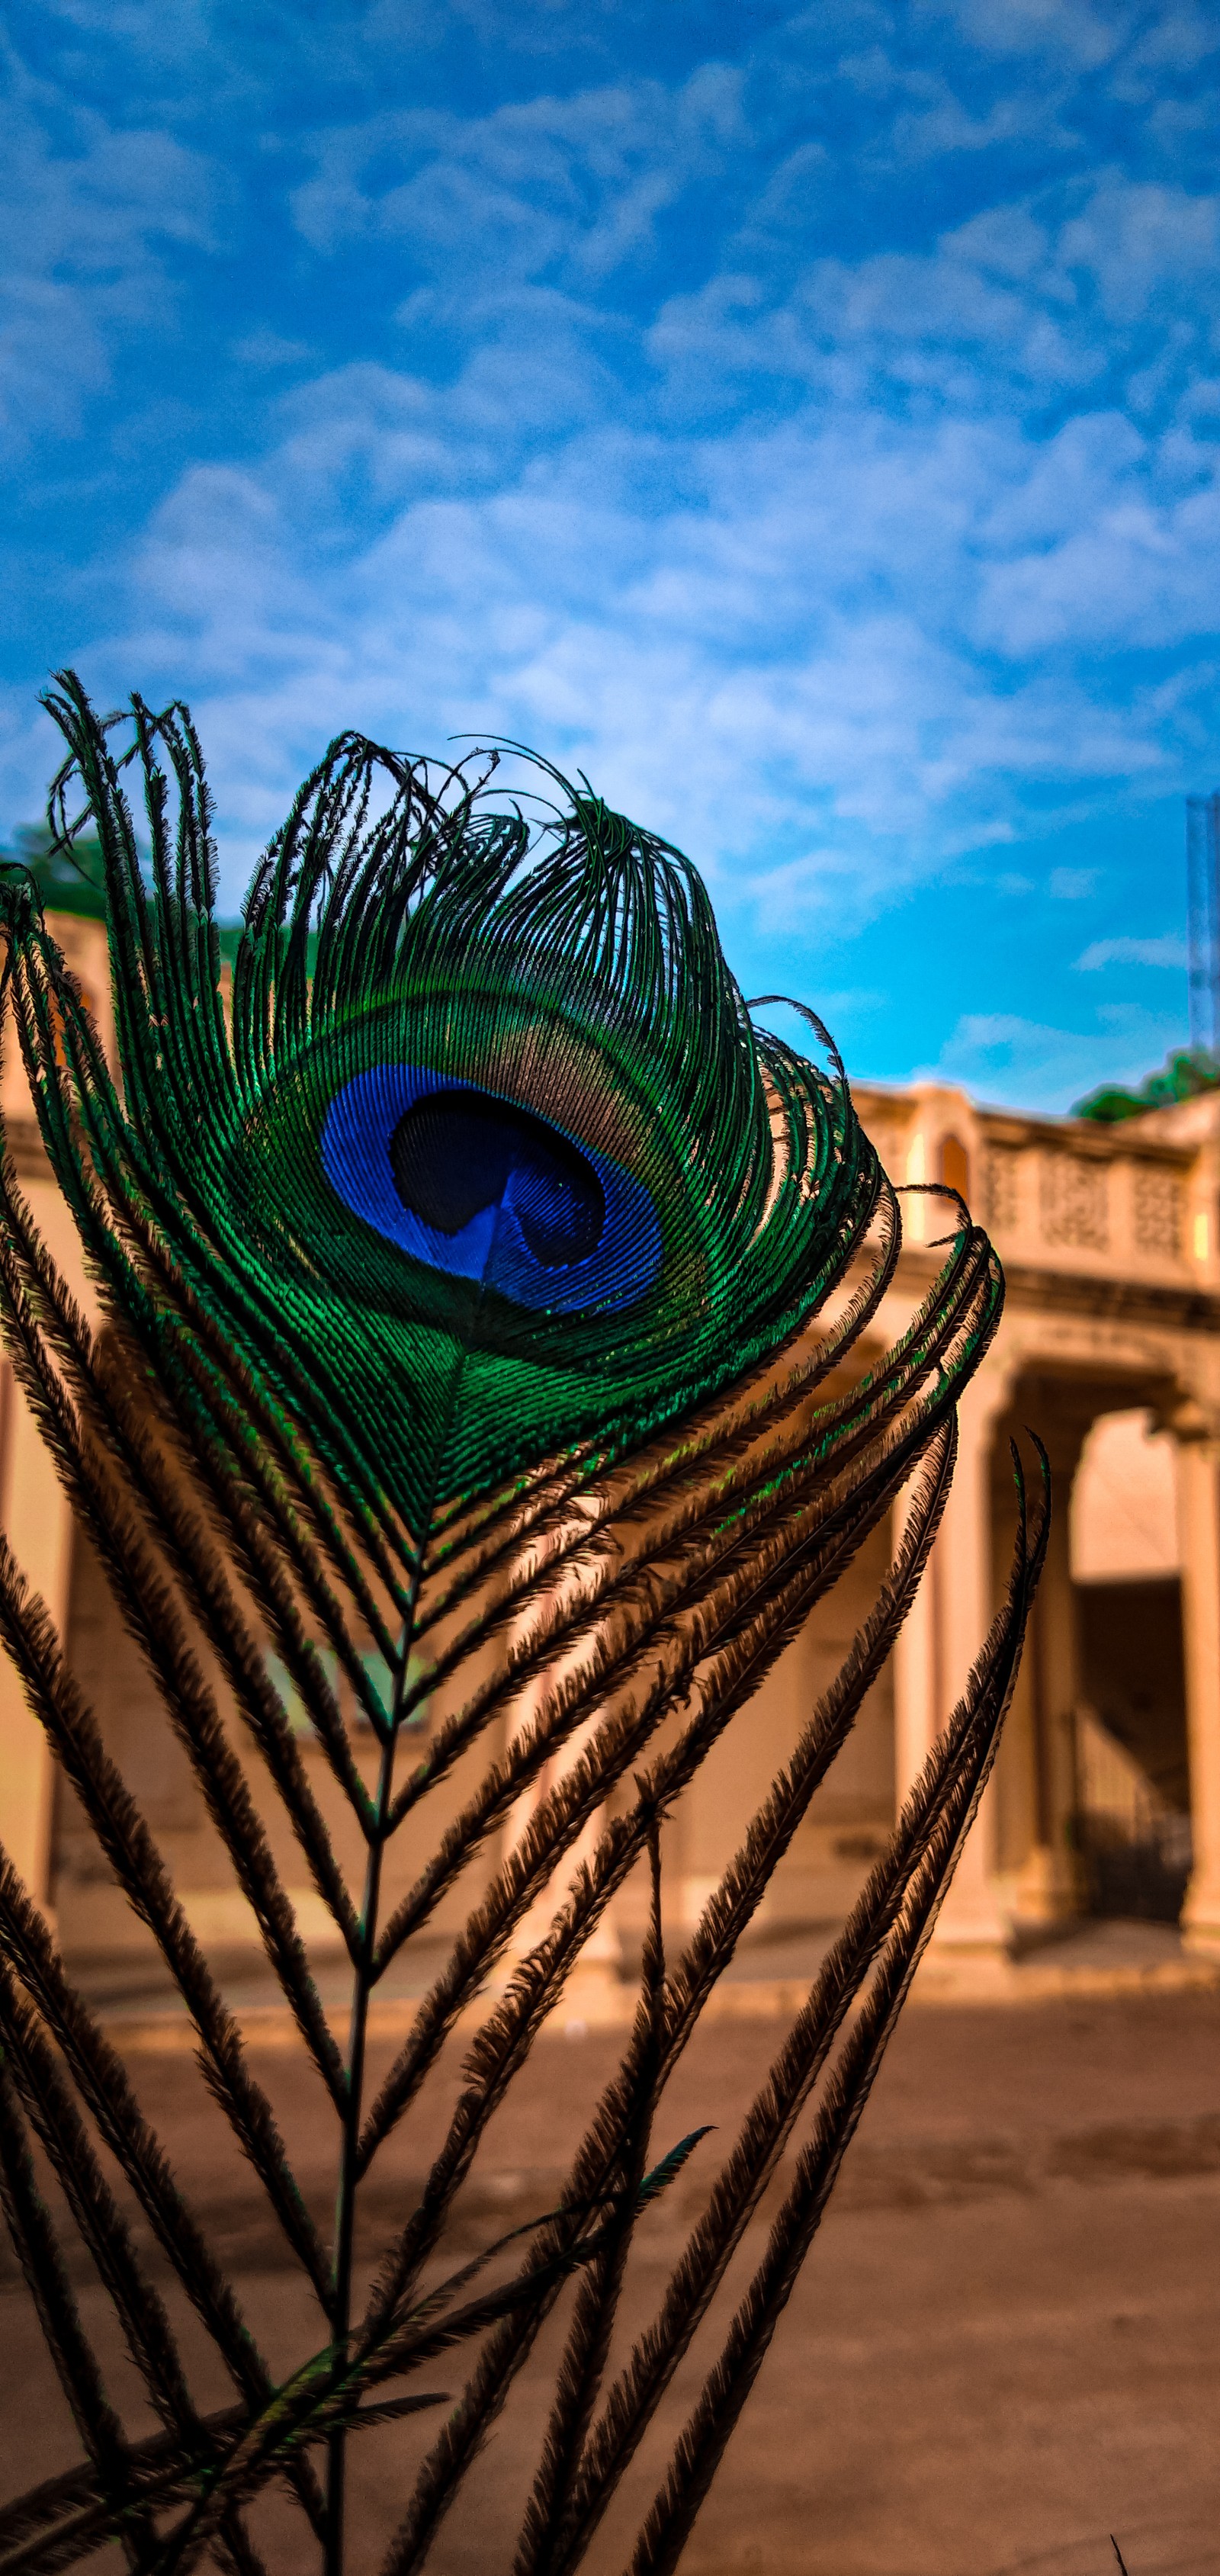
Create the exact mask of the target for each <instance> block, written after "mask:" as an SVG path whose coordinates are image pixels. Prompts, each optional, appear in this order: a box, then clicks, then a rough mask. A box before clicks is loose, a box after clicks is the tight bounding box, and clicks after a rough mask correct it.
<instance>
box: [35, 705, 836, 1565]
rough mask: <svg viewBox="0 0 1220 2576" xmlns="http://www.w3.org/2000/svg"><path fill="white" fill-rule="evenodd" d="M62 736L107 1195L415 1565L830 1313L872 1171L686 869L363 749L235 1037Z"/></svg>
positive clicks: (198, 954) (175, 886)
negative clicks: (564, 1461)
mask: <svg viewBox="0 0 1220 2576" xmlns="http://www.w3.org/2000/svg"><path fill="white" fill-rule="evenodd" d="M57 712H58V713H59V714H60V720H61V722H63V723H64V725H65V729H66V730H67V732H68V734H69V739H70V741H71V742H72V745H73V752H74V759H75V763H76V767H77V771H78V774H79V776H80V778H81V781H82V783H83V784H84V786H85V788H86V792H87V796H88V801H89V806H90V810H91V811H92V812H93V813H94V814H95V816H96V818H97V823H98V830H99V835H100V838H101V840H102V846H103V849H104V851H105V853H106V861H107V884H108V895H109V902H110V907H111V922H112V942H113V945H114V949H115V963H116V983H117V1017H118V1028H119V1040H120V1054H121V1059H122V1070H123V1084H124V1094H125V1101H126V1114H124V1112H123V1111H121V1110H120V1109H119V1106H118V1103H117V1101H116V1100H115V1099H114V1098H113V1095H111V1096H109V1097H107V1096H106V1085H105V1082H104V1077H103V1075H102V1073H101V1071H100V1069H94V1068H90V1070H89V1072H88V1074H85V1072H84V1069H83V1066H82V1069H81V1078H82V1082H83V1086H84V1089H85V1091H86V1092H87V1093H88V1095H89V1106H88V1108H87V1112H86V1122H85V1123H86V1126H87V1127H88V1129H89V1131H90V1134H91V1140H92V1141H93V1143H94V1146H95V1149H96V1151H97V1152H98V1153H100V1156H101V1162H102V1164H103V1166H104V1167H105V1173H106V1185H107V1187H108V1188H116V1187H117V1188H118V1189H119V1190H120V1192H121V1193H123V1194H127V1193H130V1192H131V1191H135V1192H136V1193H137V1195H139V1196H140V1197H141V1198H142V1199H143V1200H145V1201H147V1203H148V1204H149V1205H150V1206H151V1207H152V1209H153V1210H154V1211H155V1216H156V1222H157V1224H158V1227H159V1228H160V1229H161V1230H162V1232H163V1234H164V1236H165V1238H166V1240H167V1242H168V1244H169V1246H170V1248H171V1250H172V1254H173V1257H174V1259H175V1261H176V1263H177V1264H178V1266H179V1267H180V1269H181V1271H182V1273H183V1275H184V1277H185V1278H186V1279H188V1280H190V1281H193V1282H195V1283H196V1284H197V1286H198V1288H199V1290H200V1292H201V1294H202V1295H203V1296H204V1297H205V1299H206V1300H208V1301H210V1302H214V1303H216V1304H218V1305H219V1306H220V1307H221V1308H222V1310H223V1311H224V1314H225V1317H226V1323H227V1326H228V1329H229V1331H230V1333H231V1335H232V1337H233V1341H234V1345H235V1347H239V1348H240V1349H241V1351H242V1353H243V1357H244V1359H245V1361H246V1364H247V1365H248V1366H250V1367H251V1368H253V1369H255V1370H256V1372H257V1373H258V1374H259V1376H260V1377H261V1378H262V1379H263V1381H264V1382H265V1383H267V1384H268V1385H269V1388H270V1390H271V1392H272V1393H273V1394H274V1395H275V1396H276V1397H277V1399H278V1400H282V1401H286V1402H291V1401H292V1397H293V1390H294V1389H295V1390H296V1391H297V1395H298V1397H299V1393H300V1390H301V1387H302V1385H304V1387H305V1388H306V1389H307V1390H308V1395H309V1401H310V1406H311V1410H313V1411H314V1412H316V1413H317V1414H318V1415H319V1416H320V1417H321V1418H322V1419H324V1420H325V1421H326V1423H327V1425H328V1430H327V1438H328V1441H329V1442H330V1444H331V1446H330V1451H329V1456H330V1463H331V1465H332V1467H337V1468H339V1470H340V1472H341V1473H342V1472H344V1470H343V1465H342V1462H343V1459H344V1457H346V1458H347V1460H348V1469H347V1472H350V1473H352V1474H355V1475H357V1476H360V1477H363V1478H364V1479H365V1480H366V1481H367V1479H368V1478H369V1477H370V1475H371V1476H372V1478H373V1480H374V1482H375V1483H376V1486H377V1488H378V1490H379V1492H380V1493H381V1494H382V1495H383V1496H384V1497H385V1498H386V1500H388V1502H389V1504H390V1506H391V1508H392V1509H393V1510H394V1511H395V1512H396V1513H398V1514H399V1515H401V1517H402V1518H403V1519H404V1520H405V1521H406V1523H407V1525H408V1527H409V1528H410V1530H411V1531H412V1533H413V1534H414V1536H415V1537H416V1538H417V1539H422V1538H423V1537H424V1536H425V1534H426V1529H427V1525H428V1520H429V1516H430V1514H431V1513H432V1511H433V1510H434V1509H435V1507H436V1506H437V1504H438V1503H443V1502H445V1501H447V1500H450V1499H452V1498H454V1497H457V1496H463V1497H466V1498H467V1499H470V1498H473V1497H474V1496H476V1495H477V1494H478V1492H479V1491H480V1490H481V1489H483V1488H485V1487H486V1486H487V1485H488V1484H489V1483H494V1482H496V1481H498V1480H502V1479H503V1478H504V1477H505V1476H508V1475H513V1474H515V1473H518V1472H520V1471H521V1470H522V1469H524V1468H526V1467H528V1466H529V1465H531V1464H532V1463H534V1462H535V1461H537V1460H538V1459H539V1458H541V1457H543V1456H548V1455H554V1454H556V1453H558V1452H562V1451H563V1450H565V1449H567V1448H569V1447H571V1446H573V1445H576V1444H579V1443H581V1442H582V1441H586V1440H588V1439H589V1438H591V1437H593V1438H595V1439H596V1440H597V1443H598V1446H599V1450H600V1453H601V1454H602V1455H603V1456H606V1457H613V1456H614V1455H617V1454H621V1453H622V1452H623V1451H624V1450H625V1449H628V1448H630V1447H631V1446H633V1445H638V1442H639V1440H640V1439H641V1438H642V1437H644V1436H647V1434H648V1433H649V1432H650V1431H651V1430H653V1429H656V1428H659V1427H660V1426H661V1425H663V1424H664V1423H665V1422H667V1421H673V1420H677V1419H679V1418H680V1417H681V1415H682V1414H683V1413H684V1412H686V1411H688V1410H689V1409H690V1408H691V1406H692V1405H694V1404H695V1403H697V1402H698V1401H699V1400H700V1399H701V1398H702V1397H704V1396H705V1395H708V1394H710V1393H712V1392H714V1391H715V1389H716V1388H717V1387H719V1386H722V1385H725V1384H727V1383H728V1382H730V1381H731V1380H732V1379H733V1378H735V1377H737V1376H738V1375H740V1373H741V1372H742V1370H743V1369H745V1368H747V1367H749V1366H750V1365H751V1364H752V1363H753V1362H754V1361H755V1360H756V1359H759V1358H762V1357H765V1356H766V1355H767V1354H768V1353H769V1352H771V1351H773V1350H774V1349H775V1347H776V1345H777V1343H778V1342H780V1341H781V1340H782V1339H783V1338H784V1337H785V1335H786V1334H788V1333H790V1332H792V1331H794V1330H796V1329H797V1328H798V1327H799V1325H800V1324H801V1322H802V1321H803V1320H804V1319H805V1318H806V1317H807V1316H808V1315H809V1314H810V1313H811V1312H812V1311H813V1310H814V1309H815V1307H816V1305H817V1303H818V1301H819V1299H820V1298H821V1297H822V1296H823V1295H824V1293H825V1291H826V1289H827V1287H828V1285H829V1284H830V1282H831V1280H832V1279H833V1278H837V1277H838V1276H839V1275H840V1274H841V1270H842V1265H843V1260H844V1257H845V1251H846V1250H848V1249H849V1248H850V1244H851V1242H852V1241H853V1240H855V1239H858V1238H859V1236H860V1235H861V1234H862V1233H863V1231H864V1230H865V1228H866V1227H867V1225H868V1223H869V1221H870V1218H871V1215H872V1211H873V1207H874V1205H875V1203H876V1196H877V1191H878V1187H879V1175H878V1167H877V1164H876V1159H875V1157H874V1156H873V1154H872V1151H871V1148H869V1146H868V1145H867V1143H866V1141H865V1140H864V1138H863V1137H862V1135H861V1133H860V1130H859V1128H858V1126H857V1124H856V1121H855V1118H854V1114H853V1112H852V1108H851V1103H850V1099H849V1096H848V1093H847V1088H846V1084H845V1083H844V1082H843V1080H842V1078H841V1074H840V1073H839V1071H838V1069H837V1068H834V1067H832V1068H831V1070H830V1071H829V1072H822V1071H819V1070H818V1069H817V1068H815V1067H814V1066H813V1065H811V1064H809V1063H807V1062H805V1061H804V1060H803V1059H801V1058H799V1057H798V1056H796V1055H794V1054H793V1053H791V1052H790V1051H789V1050H787V1049H785V1048H784V1047H782V1046H781V1045H780V1043H779V1042H778V1040H776V1039H774V1038H770V1037H765V1036H763V1035H760V1033H759V1032H757V1031H756V1030H755V1029H754V1028H753V1026H752V1024H751V1021H750V1018H749V1014H748V1012H747V1010H746V1007H745V1005H744V1003H743V1001H742V998H741V995H740V993H739V991H738V989H737V986H736V984H735V983H734V981H733V978H732V976H731V974H730V973H729V970H728V968H727V966H726V964H725V961H724V957H723V954H722V952H721V949H720V945H719V941H718V938H717V934H716V929H715V924H714V921H713V918H712V914H711V910H710V906H709V904H708V901H707V897H706V894H705V892H704V889H703V886H702V884H701V882H700V880H699V878H698V876H697V875H696V873H695V871H694V869H693V868H692V867H691V866H690V864H689V862H688V861H687V860H685V859H684V858H683V857H682V856H681V854H680V853H679V852H677V851H675V850H673V849H671V848H670V847H669V846H668V845H667V844H665V843H663V842H661V841H659V840H657V839H656V838H655V836H653V835H650V834H648V833H646V832H644V831H642V830H641V829H640V828H639V827H638V826H637V825H635V824H633V823H631V822H629V821H628V820H627V819H626V818H625V817H623V816H620V815H616V814H614V813H612V812H611V811H610V809H609V808H608V807H606V806H604V805H603V804H601V803H600V801H599V800H597V799H596V798H594V797H592V796H590V795H589V794H588V793H587V791H585V790H583V789H581V790H577V789H574V788H567V787H566V786H565V785H564V783H563V782H560V784H561V786H562V787H563V792H564V793H565V795H566V799H567V802H566V804H565V805H564V806H563V807H561V808H560V809H559V810H558V811H557V812H554V811H553V812H548V813H546V814H545V815H544V817H543V819H542V820H541V821H540V822H538V823H536V824H531V825H529V826H527V825H526V824H524V823H523V821H522V819H521V815H520V812H519V811H518V810H516V809H511V810H510V809H505V808H501V809H499V810H497V808H496V807H495V805H494V803H493V802H492V800H491V790H490V787H489V786H488V785H487V783H486V781H484V782H482V783H481V784H480V783H479V782H478V781H475V782H474V783H473V784H472V783H471V781H470V779H469V777H468V776H467V775H466V774H464V773H460V772H459V773H455V774H453V775H452V776H450V777H448V779H447V780H445V781H442V782H441V783H440V786H439V787H438V786H436V785H435V784H434V783H433V781H432V776H431V773H429V772H428V771H427V770H426V768H425V767H424V766H423V765H422V764H417V765H414V766H412V765H410V764H407V763H403V762H400V761H396V760H394V759H393V758H392V757H391V755H389V754H387V753H383V752H381V751H379V750H378V749H377V748H376V746H374V745H372V744H369V743H367V742H364V741H363V740H361V739H359V738H357V737H354V736H352V737H344V738H342V739H341V740H340V741H339V742H338V743H336V744H334V745H332V748H331V751H330V752H329V753H328V755H327V758H326V760H325V761H324V762H323V763H322V765H321V767H320V768H319V769H318V771H317V772H315V774H314V776H313V778H312V779H310V780H309V781H307V782H306V785H305V787H304V788H303V789H302V791H301V795H300V796H299V798H298V800H297V803H296V806H295V807H294V809H293V813H292V815H291V816H290V818H289V821H288V823H287V825H286V826H285V829H284V831H283V833H282V834H281V835H280V836H279V838H278V840H277V841H276V842H275V843H273V845H272V848H271V850H270V851H269V853H268V855H267V858H266V860H265V861H264V863H263V865H262V868H261V870H260V872H259V874H258V876H257V877H256V880H255V885H254V888H253V889H252V893H251V896H250V899H249V901H248V904H247V911H246V921H245V926H244V929H243V932H242V935H241V940H240V945H239V949H238V955H237V959H236V962H235V967H234V975H233V988H232V1020H231V1029H230V1028H228V1027H226V1024H225V1018H224V1014H223V1012H222V1011H221V1008H220V1002H219V956H218V952H217V949H216V944H215V934H214V932H212V930H211V925H210V920H209V915H208V905H209V895H208V879H207V870H206V869H203V870H202V871H201V870H200V869H199V868H198V867H197V868H196V869H195V870H194V872H193V873H191V872H189V871H187V870H186V869H185V868H184V867H182V866H180V868H179V872H178V879H177V882H176V883H174V882H171V881H170V877H169V872H168V870H167V869H166V868H162V869H161V870H160V872H159V874H158V878H157V882H156V883H155V885H154V888H153V890H152V894H151V897H150V896H149V894H148V893H147V892H146V889H145V887H144V885H143V883H142V881H141V878H140V873H139V866H138V858H137V852H136V843H135V837H134V833H133V831H132V830H131V827H130V820H129V818H128V817H127V814H126V807H125V805H124V802H123V799H122V796H121V793H120V785H119V778H118V772H117V771H116V769H115V768H114V765H113V762H112V761H111V759H110V756H109V753H108V751H107V748H106V744H105V739H104V736H103V735H102V734H101V732H100V729H98V728H97V727H96V724H95V720H94V719H93V718H92V716H91V714H90V712H89V711H88V709H87V708H86V707H85V706H84V704H83V702H81V703H79V704H78V703H75V702H73V701H71V700H68V701H65V702H60V703H59V705H58V707H57ZM156 740H157V728H156V726H154V725H153V724H152V723H151V720H145V721H144V722H143V726H142V730H141V731H140V734H139V749H140V756H141V759H142V762H143V766H144V771H145V777H146V793H147V795H148V798H149V803H150V812H151V811H152V810H153V808H154V806H158V810H159V800H160V801H163V798H164V782H163V781H161V777H160V771H159V770H158V768H157V765H156V759H155V746H156ZM554 775H555V774H554V773H551V776H552V778H553V777H554ZM387 791H388V801H387ZM377 797H380V798H381V799H382V810H381V811H380V812H378V813H377V814H376V816H375V818H374V810H373V809H374V803H375V800H376V798H377ZM370 1423H375V1424H376V1425H377V1426H378V1437H377V1445H376V1455H375V1457H374V1458H372V1459H371V1460H370V1457H369V1454H368V1452H369V1442H368V1426H369V1424H370ZM357 1460H358V1461H359V1463H358V1464H357Z"/></svg>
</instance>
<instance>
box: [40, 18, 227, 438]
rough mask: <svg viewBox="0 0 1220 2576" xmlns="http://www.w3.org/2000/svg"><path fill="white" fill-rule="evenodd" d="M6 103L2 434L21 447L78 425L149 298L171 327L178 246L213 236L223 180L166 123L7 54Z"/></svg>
mask: <svg viewBox="0 0 1220 2576" xmlns="http://www.w3.org/2000/svg"><path fill="white" fill-rule="evenodd" d="M0 114H2V117H3V128H4V138H5V173H4V187H5V202H6V205H7V207H8V210H9V217H10V221H9V226H8V234H7V240H6V247H5V258H4V264H3V274H2V276H0V439H3V440H4V442H5V443H7V444H8V445H10V446H11V447H15V448H17V449H18V450H21V449H24V448H25V447H27V446H28V444H29V441H30V440H31V438H32V437H34V436H35V435H37V434H38V433H39V432H40V431H45V430H47V429H50V430H52V431H56V432H58V433H59V434H61V435H67V436H69V437H71V436H74V435H75V434H77V433H78V431H79V429H80V426H81V421H82V404H83V402H84V400H85V398H86V397H88V396H89V395H91V394H96V393H97V392H98V391H99V390H100V389H101V388H103V387H104V386H105V385H106V384H107V383H108V381H109V379H110V375H111V370H112V367H113V364H114V360H115V356H116V353H117V351H118V350H119V348H120V347H122V345H123V344H124V342H125V341H128V340H129V339H130V337H131V335H132V333H133V332H136V331H138V330H140V329H142V328H144V327H146V325H147V322H148V318H149V313H150V309H155V310H156V314H157V320H158V325H159V328H160V329H161V330H162V331H163V332H165V331H172V330H173V328H174V322H175V316H174V296H173V291H172V288H171V286H170V282H169V259H168V253H169V252H170V251H171V250H173V249H182V248H190V249H193V250H207V249H214V248H215V247H216V245H217V242H218V239H219V237H220V236H219V227H220V224H221V220H222V217H223V212H224V206H225V199H226V189H225V185H224V182H223V179H222V177H221V174H220V173H219V172H218V171H217V170H216V168H215V167H214V166H213V165H212V164H211V163H210V162H209V161H208V160H207V159H206V158H205V157H204V155H203V154H201V153H200V152H198V151H196V150H194V149H190V148H188V147H187V146H185V145H184V144H182V143H180V142H178V141H177V140H176V139H175V138H174V137H173V136H172V135H170V134H167V133H164V132H162V131H159V130H154V129H151V128H142V127H138V126H127V127H125V126H119V125H115V124H109V123H107V121H106V120H105V118H104V117H103V116H101V115H100V114H99V113H98V112H97V111H96V110H95V109H93V108H92V107H90V106H89V105H87V104H85V103H83V102H82V101H79V100H78V101H73V102H72V103H71V104H65V106H64V107H62V108H60V109H58V111H57V110H56V108H54V107H53V106H52V104H51V102H49V101H48V99H47V97H46V94H45V92H44V91H43V90H42V89H41V88H40V86H39V85H38V84H36V83H35V82H34V81H33V80H31V79H30V78H29V77H28V75H27V74H26V73H25V72H24V71H23V69H22V67H21V65H20V63H19V62H18V61H17V60H16V58H15V57H14V56H13V55H12V53H11V52H10V54H9V55H8V57H7V60H6V61H5V64H4V87H3V96H2V98H0ZM18 209H19V210H20V211H19V215H18V212H17V210H18Z"/></svg>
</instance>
